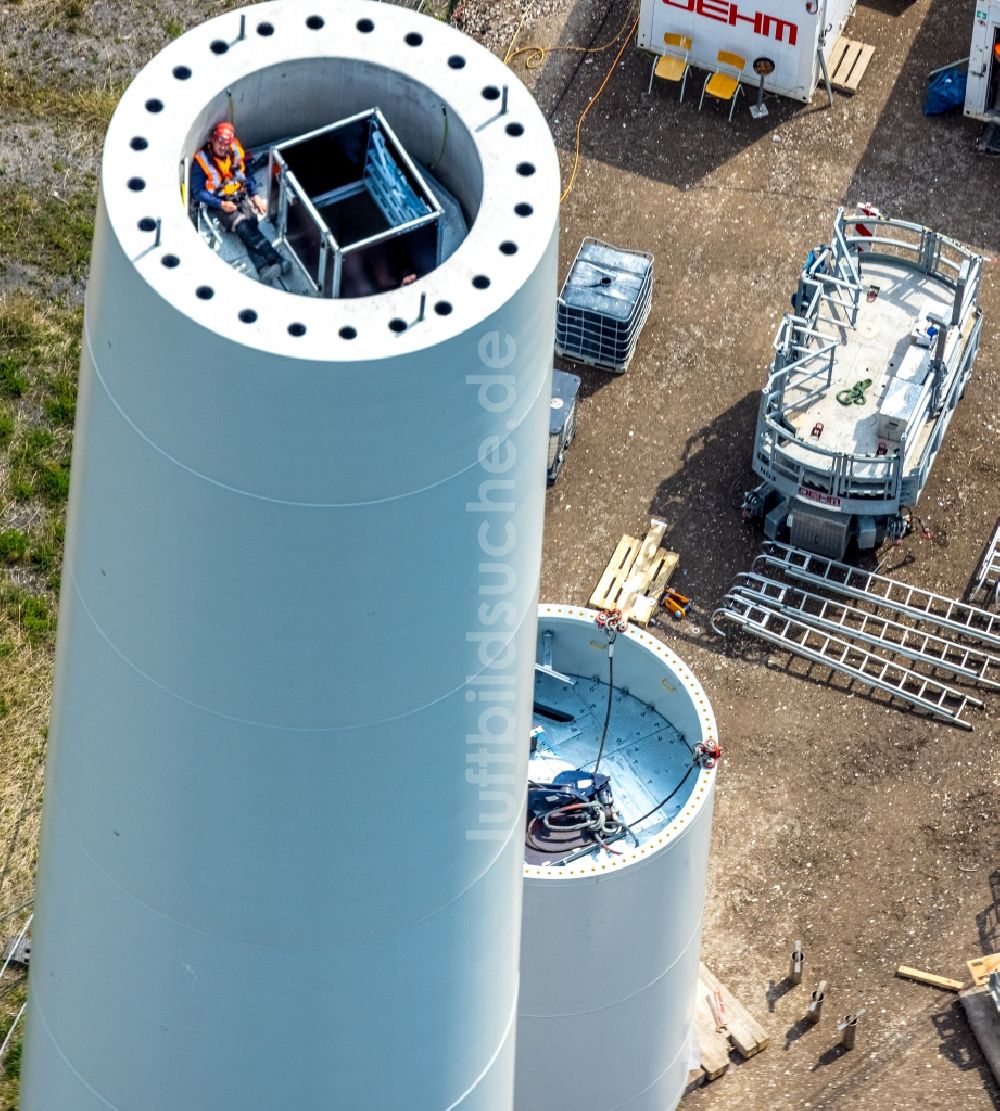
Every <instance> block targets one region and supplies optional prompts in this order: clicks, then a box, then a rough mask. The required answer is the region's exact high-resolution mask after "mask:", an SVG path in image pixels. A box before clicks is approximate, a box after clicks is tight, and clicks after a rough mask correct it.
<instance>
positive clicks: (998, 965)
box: [965, 953, 1000, 988]
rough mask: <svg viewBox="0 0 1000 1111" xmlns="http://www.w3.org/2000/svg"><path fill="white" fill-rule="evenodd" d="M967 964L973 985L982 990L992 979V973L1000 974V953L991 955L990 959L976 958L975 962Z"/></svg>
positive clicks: (967, 962)
mask: <svg viewBox="0 0 1000 1111" xmlns="http://www.w3.org/2000/svg"><path fill="white" fill-rule="evenodd" d="M965 963H966V964H967V965H968V966H969V975H970V976H971V977H972V983H973V984H974V985H975V986H976V987H977V988H981V987H982V986H983V984H985V983H986V981H987V980H988V979H989V978H990V973H991V972H1000V953H991V954H990V955H989V956H988V957H976V959H975V960H974V961H966V962H965Z"/></svg>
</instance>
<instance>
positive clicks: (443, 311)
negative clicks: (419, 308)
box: [434, 301, 452, 316]
mask: <svg viewBox="0 0 1000 1111" xmlns="http://www.w3.org/2000/svg"><path fill="white" fill-rule="evenodd" d="M451 308H452V306H451V302H450V301H437V302H435V304H434V311H435V312H436V313H437V314H438V316H449V315H450V314H451Z"/></svg>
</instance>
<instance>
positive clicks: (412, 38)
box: [403, 31, 424, 46]
mask: <svg viewBox="0 0 1000 1111" xmlns="http://www.w3.org/2000/svg"><path fill="white" fill-rule="evenodd" d="M423 41H424V36H423V35H421V34H420V33H419V32H417V31H410V33H409V34H408V35H406V36H405V38H404V39H403V42H405V43H406V45H407V46H419V45H420V44H421V43H422V42H423Z"/></svg>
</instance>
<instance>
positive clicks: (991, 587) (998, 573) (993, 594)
mask: <svg viewBox="0 0 1000 1111" xmlns="http://www.w3.org/2000/svg"><path fill="white" fill-rule="evenodd" d="M980 593H982V594H983V605H985V606H996V605H997V604H998V603H1000V521H997V527H996V528H995V529H994V530H993V536H992V537H991V538H990V542H989V544H987V546H986V551H985V552H984V553H983V558H982V559H981V560H980V562H979V566H978V567H977V568H976V577H975V580H974V582H973V584H972V589H971V590H970V591H969V600H970V601H973V600H975V599H976V598H977V597H979V595H980Z"/></svg>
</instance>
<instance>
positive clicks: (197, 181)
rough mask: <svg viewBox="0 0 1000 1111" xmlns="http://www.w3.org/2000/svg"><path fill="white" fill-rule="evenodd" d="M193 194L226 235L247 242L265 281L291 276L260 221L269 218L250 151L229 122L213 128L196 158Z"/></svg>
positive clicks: (260, 275) (192, 170)
mask: <svg viewBox="0 0 1000 1111" xmlns="http://www.w3.org/2000/svg"><path fill="white" fill-rule="evenodd" d="M191 194H192V196H193V197H194V198H195V200H198V201H200V202H201V203H202V204H203V205H205V206H206V208H209V209H211V210H212V211H213V212H214V213H215V214H216V215H217V216H218V219H219V222H220V223H221V224H222V226H223V227H224V228H225V229H226V231H231V232H233V233H234V234H236V235H238V236H239V237H240V239H242V240H243V242H244V243H245V244H246V248H247V254H248V255H249V256H250V261H251V262H252V263H253V264H254V266H255V267H256V270H257V275H258V277H259V278H260V280H261V281H263V282H269V281H272V280H273V279H274V278H276V277H277V276H278V275H279V274H281V273H287V271H288V270H289V268H290V264H289V263H288V262H287V261H286V260H284V259H282V257H281V255H279V254H278V252H277V251H276V250H275V249H274V247H273V246H272V244H271V243H270V242H269V241H268V239H267V238H266V236H265V235H264V233H263V232H262V231H261V230H260V227H259V224H258V220H259V218H260V217H261V216H265V215H266V214H267V203H266V202H265V200H264V198H263V197H261V196H260V194H259V193H258V191H257V182H256V180H255V179H254V176H253V172H252V171H251V169H250V167H249V165H248V164H247V156H246V151H245V150H244V149H243V146H242V145H241V143H240V141H239V139H237V138H236V129H235V128H234V127H233V125H232V124H231V123H229V122H228V120H224V121H223V122H221V123H217V124H216V125H215V127H213V128H212V132H211V134H210V135H209V138H208V142H207V143H206V144H205V146H203V147H202V148H201V150H199V151H198V153H197V154H196V155H195V156H194V162H193V163H192V166H191Z"/></svg>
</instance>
